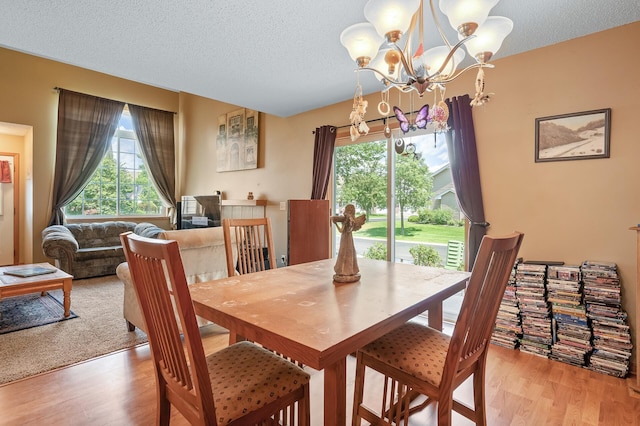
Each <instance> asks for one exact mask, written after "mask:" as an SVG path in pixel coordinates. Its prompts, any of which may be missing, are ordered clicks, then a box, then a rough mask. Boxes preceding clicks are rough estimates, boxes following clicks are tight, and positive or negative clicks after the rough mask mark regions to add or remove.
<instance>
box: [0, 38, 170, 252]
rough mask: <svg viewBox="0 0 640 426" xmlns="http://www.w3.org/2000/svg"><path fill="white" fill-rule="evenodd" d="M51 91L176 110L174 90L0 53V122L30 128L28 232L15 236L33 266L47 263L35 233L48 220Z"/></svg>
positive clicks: (54, 94)
mask: <svg viewBox="0 0 640 426" xmlns="http://www.w3.org/2000/svg"><path fill="white" fill-rule="evenodd" d="M55 87H62V88H65V89H68V90H74V91H77V92H83V93H89V94H92V95H96V96H101V97H105V98H110V99H117V100H121V101H125V102H130V103H133V104H137V105H143V106H148V107H152V108H158V109H164V110H169V111H178V106H179V103H178V100H179V95H178V93H175V92H170V91H167V90H162V89H157V88H152V87H150V86H146V85H143V84H138V83H134V82H131V81H128V80H123V79H119V78H116V77H111V76H107V75H105V74H101V73H96V72H93V71H88V70H85V69H81V68H77V67H73V66H69V65H65V64H62V63H59V62H54V61H49V60H46V59H42V58H37V57H34V56H30V55H25V54H22V53H19V52H14V51H10V50H6V49H0V93H2V97H1V98H0V122H6V123H16V124H22V125H27V126H31V127H32V128H33V156H32V157H33V193H32V194H27V195H28V196H27V202H30V201H32V203H33V204H32V206H33V208H32V210H31V213H32V214H30V215H29V216H27V217H25V218H24V222H25V226H26V227H27V228H28V229H27V231H26V232H25V233H24V234H23V235H21V237H23V238H25V239H28V241H25V246H30V245H32V253H33V256H32V260H33V261H36V262H42V261H46V260H47V259H46V258H45V257H44V255H43V254H42V249H41V248H40V247H41V238H40V233H41V231H42V229H44V227H45V226H46V225H47V223H48V222H49V218H50V217H51V213H50V212H51V187H52V182H53V169H54V165H55V146H56V144H55V141H56V120H57V111H58V95H57V92H56V91H55V90H54V88H55ZM0 150H3V149H2V145H1V144H0ZM29 160H30V159H23V161H29ZM21 220H22V219H21ZM21 245H22V244H21ZM21 260H22V261H30V260H31V259H29V257H28V256H27V257H26V258H25V259H21Z"/></svg>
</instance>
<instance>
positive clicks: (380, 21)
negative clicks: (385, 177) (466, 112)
mask: <svg viewBox="0 0 640 426" xmlns="http://www.w3.org/2000/svg"><path fill="white" fill-rule="evenodd" d="M498 1H499V0H440V10H441V11H442V12H443V13H444V14H445V15H446V16H447V18H448V19H449V23H450V25H451V26H452V27H453V28H454V29H455V30H456V32H457V35H458V40H457V42H456V43H455V44H452V43H450V42H449V40H447V37H446V36H445V35H444V33H443V31H442V27H441V26H440V23H439V22H438V18H437V16H436V11H435V9H434V6H433V0H429V6H430V8H431V17H432V19H433V23H434V25H435V27H436V29H437V30H438V33H439V34H440V37H441V38H442V41H443V43H444V45H442V46H437V47H433V48H430V49H428V50H424V44H423V43H424V41H425V40H424V19H425V15H424V11H423V0H369V1H368V2H367V4H366V5H365V6H364V16H365V18H366V19H367V20H368V21H369V22H363V23H359V24H355V25H352V26H350V27H348V28H346V29H345V30H344V31H342V34H341V35H340V42H341V43H342V45H343V46H344V47H346V48H347V50H348V51H349V55H350V56H351V58H352V59H353V60H354V61H356V63H357V65H358V68H357V71H360V70H369V71H372V72H373V73H374V74H375V76H376V78H377V79H378V80H380V81H381V82H382V84H383V85H384V88H383V89H382V91H383V93H385V92H387V91H388V90H389V89H391V88H396V89H398V90H400V91H401V92H403V93H408V92H412V91H415V92H417V93H418V94H419V96H420V97H421V96H422V95H423V94H424V93H425V92H432V91H434V90H436V89H439V90H440V91H441V92H443V91H444V89H445V85H446V84H447V83H449V82H451V81H453V80H455V79H456V78H457V77H458V76H460V75H461V74H463V73H465V72H466V71H468V70H471V69H476V68H477V69H478V75H477V78H476V82H475V86H476V87H475V88H476V94H475V97H474V99H473V100H472V102H471V104H472V105H482V104H483V103H484V102H486V101H487V100H488V96H487V95H485V94H484V71H483V69H484V68H493V65H492V64H489V63H488V62H489V60H490V59H491V57H492V56H493V55H495V53H496V52H497V51H498V49H499V48H500V46H501V45H502V41H503V40H504V39H505V38H506V36H507V35H509V33H510V32H511V30H512V29H513V22H512V21H511V20H510V19H509V18H505V17H502V16H488V15H489V11H490V10H491V8H493V7H494V6H495V5H496V4H497V3H498ZM416 31H417V32H418V34H417V36H418V37H419V39H418V40H417V41H415V42H414V40H413V37H414V36H416V34H415V32H416ZM462 46H464V47H465V49H466V51H467V52H468V54H469V55H470V56H471V57H472V58H473V59H474V60H475V63H473V64H472V65H469V66H467V67H465V68H462V69H458V66H459V65H460V63H461V62H462V61H463V60H464V58H465V52H464V50H463V49H462ZM358 87H359V83H358ZM387 105H388V104H387ZM380 112H381V113H383V111H380Z"/></svg>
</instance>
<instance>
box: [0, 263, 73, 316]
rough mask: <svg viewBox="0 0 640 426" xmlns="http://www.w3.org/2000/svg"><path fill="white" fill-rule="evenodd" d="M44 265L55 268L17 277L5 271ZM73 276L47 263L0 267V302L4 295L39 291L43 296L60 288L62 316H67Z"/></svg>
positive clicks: (18, 294)
mask: <svg viewBox="0 0 640 426" xmlns="http://www.w3.org/2000/svg"><path fill="white" fill-rule="evenodd" d="M36 266H40V267H44V268H49V269H53V270H55V271H54V272H52V273H48V274H42V275H34V276H31V277H17V276H14V275H7V274H6V273H5V272H7V271H11V270H17V269H25V268H29V267H36ZM72 280H73V276H72V275H69V274H67V273H66V272H64V271H61V270H60V269H58V268H56V267H55V266H53V265H51V264H49V263H35V264H29V265H13V266H3V267H0V302H2V299H3V298H5V297H11V296H20V295H23V294H29V293H37V292H41V293H42V295H43V296H44V294H45V292H47V291H49V290H58V289H62V291H63V293H64V303H63V304H64V316H65V317H68V316H69V314H70V308H71V282H72Z"/></svg>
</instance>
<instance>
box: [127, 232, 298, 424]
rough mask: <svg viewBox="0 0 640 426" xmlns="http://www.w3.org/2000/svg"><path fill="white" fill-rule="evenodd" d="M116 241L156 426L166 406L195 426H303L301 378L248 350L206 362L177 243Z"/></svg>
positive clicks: (165, 416)
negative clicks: (140, 321) (149, 373)
mask: <svg viewBox="0 0 640 426" xmlns="http://www.w3.org/2000/svg"><path fill="white" fill-rule="evenodd" d="M120 238H121V240H122V245H123V248H124V252H125V256H126V258H127V262H128V263H129V268H130V270H131V277H132V280H133V283H134V286H135V289H136V292H137V293H138V298H139V299H140V305H141V308H142V313H143V315H144V319H145V322H146V324H147V336H148V339H149V345H150V346H151V354H152V356H153V362H154V365H155V375H156V386H157V401H158V411H157V415H156V423H157V424H158V425H168V424H169V419H170V416H171V406H174V407H175V408H177V409H178V411H180V413H181V414H182V415H183V416H184V417H185V418H186V419H187V420H188V421H189V422H190V423H191V424H193V425H243V426H244V425H257V424H269V425H271V424H279V425H292V424H294V423H295V422H296V421H297V422H298V424H299V425H303V426H306V425H309V423H310V411H309V375H308V374H307V373H306V372H305V371H304V370H302V369H300V368H299V367H297V366H296V365H294V364H292V363H291V362H289V361H287V360H285V359H283V358H281V357H278V356H276V355H274V354H273V353H271V352H269V351H267V350H265V349H263V348H261V347H259V346H257V345H255V344H253V343H250V342H240V343H237V344H234V345H231V346H228V347H226V348H224V349H222V350H220V351H218V352H215V353H213V354H210V355H207V356H205V353H204V349H203V345H202V340H201V337H200V334H199V331H198V324H197V321H196V316H195V312H194V308H193V304H192V301H191V296H190V294H189V289H188V286H187V281H186V278H185V274H184V268H183V264H182V259H181V257H180V252H179V250H178V244H177V242H176V241H173V240H156V239H149V238H144V237H140V236H138V235H135V234H132V233H126V234H122V235H121V237H120ZM173 304H175V306H176V308H177V311H178V317H179V319H177V318H176V315H175V313H174V308H173ZM178 321H180V323H181V325H182V330H183V336H184V344H183V342H182V340H181V337H180V332H179V328H178Z"/></svg>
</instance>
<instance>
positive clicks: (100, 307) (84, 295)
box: [0, 275, 147, 423]
mask: <svg viewBox="0 0 640 426" xmlns="http://www.w3.org/2000/svg"><path fill="white" fill-rule="evenodd" d="M50 294H52V295H53V296H54V297H55V298H56V299H58V300H62V290H54V291H51V292H50ZM123 295H124V285H123V284H122V282H121V281H120V280H119V279H118V277H117V276H115V275H111V276H107V277H100V278H89V279H84V280H74V281H73V289H72V290H71V310H72V311H73V312H75V314H76V315H77V316H78V318H75V319H73V320H72V321H59V322H55V323H51V324H47V325H43V326H40V327H32V328H28V329H25V330H19V331H15V332H12V333H6V334H1V335H0V384H3V383H7V382H11V381H14V380H18V379H21V378H24V377H29V376H32V375H35V374H38V373H42V372H45V371H50V370H54V369H56V368H59V367H63V366H66V365H70V364H75V363H77V362H81V361H85V360H88V359H91V358H95V357H98V356H101V355H105V354H108V353H111V352H115V351H118V350H121V349H125V348H130V347H133V346H136V345H139V344H142V343H145V342H146V341H147V337H146V334H145V333H144V332H142V331H140V330H137V329H136V330H135V331H133V332H129V331H127V325H126V321H125V320H124V318H123V316H122V301H123ZM3 303H4V301H3ZM0 423H1V422H0Z"/></svg>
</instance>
